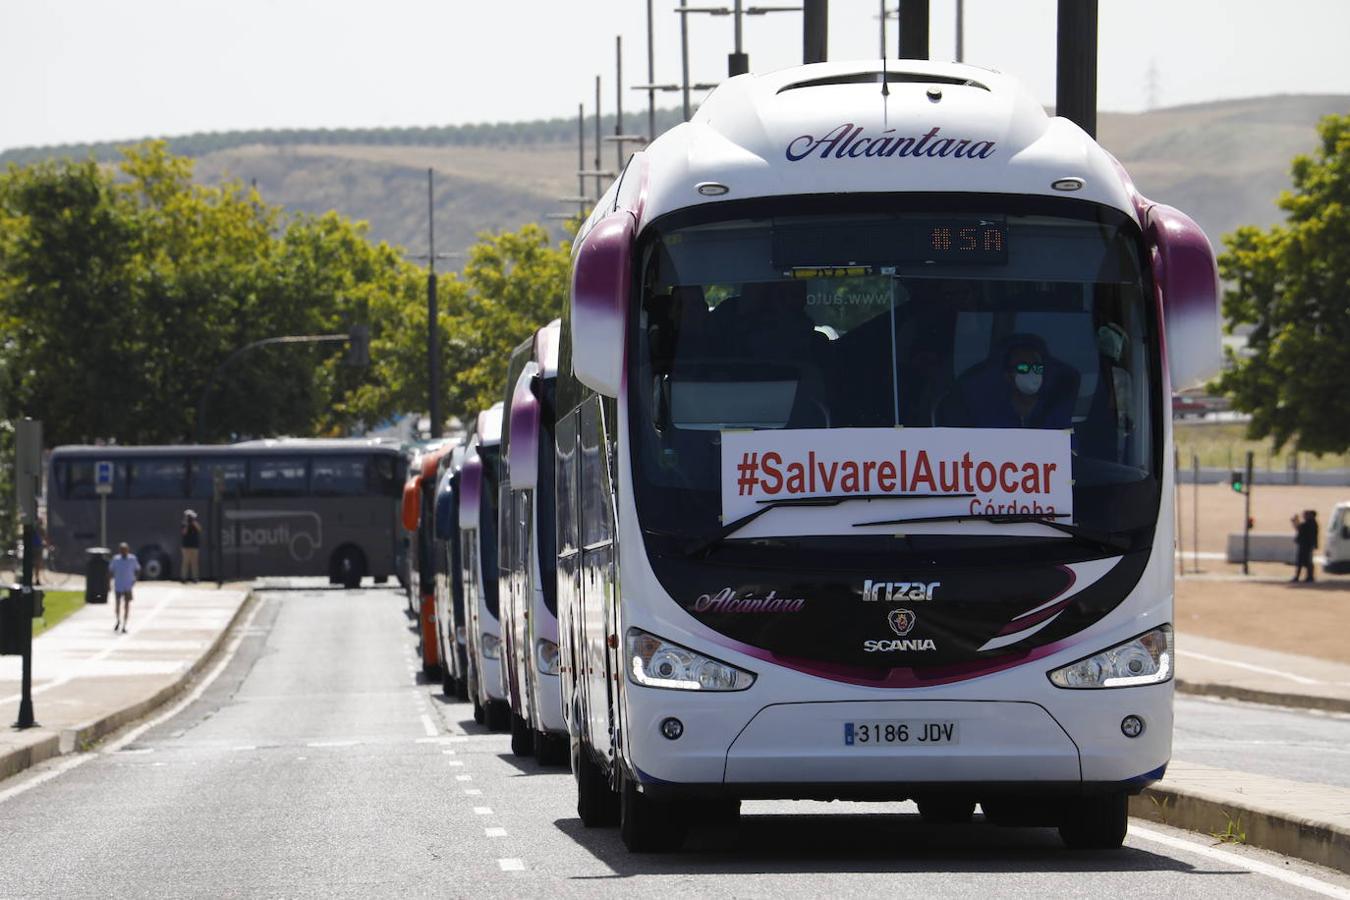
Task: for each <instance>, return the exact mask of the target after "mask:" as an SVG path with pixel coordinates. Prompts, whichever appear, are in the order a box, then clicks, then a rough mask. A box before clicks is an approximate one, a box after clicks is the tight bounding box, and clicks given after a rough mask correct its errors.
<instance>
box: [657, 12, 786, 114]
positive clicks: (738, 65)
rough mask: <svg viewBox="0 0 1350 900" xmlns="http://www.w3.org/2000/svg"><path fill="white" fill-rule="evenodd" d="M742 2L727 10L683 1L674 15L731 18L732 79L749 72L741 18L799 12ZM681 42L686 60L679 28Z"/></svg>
mask: <svg viewBox="0 0 1350 900" xmlns="http://www.w3.org/2000/svg"><path fill="white" fill-rule="evenodd" d="M741 3H742V0H735V5H734V6H732V7H730V8H728V7H725V6H685V5H684V2H683V0H681V2H680V8H679V9H677V10H675V12H676V14H677V15H679V16H680V18H682V19H687V18H688V17H689V14H690V13H706V14H708V15H710V16H731V17H732V19H733V20H734V41H733V43H732V47H733V50H732V53H731V54H730V55H729V56H728V57H727V75H728V76H730V77H732V78H734V77H736V76H737V75H744V74H745V73H746V72H749V71H750V56H749V55H748V54H747V53H745V52H744V50H743V48H742V39H741V18H742V17H743V16H763V15H767V14H769V13H776V12H801V11H802V8H801V7H800V6H746V7H742V6H741ZM680 33H681V40H682V42H683V44H684V47H685V51H684V52H685V58H686V59H687V58H688V52H689V51H688V43H689V42H688V37H687V35H686V33H685V31H684V28H683V26H681V32H680ZM688 80H689V74H688V72H687V71H686V73H685V81H686V82H688ZM688 106H689V102H688V100H687V99H686V100H685V109H686V114H685V118H686V119H688V118H689V116H688V113H687V110H688Z"/></svg>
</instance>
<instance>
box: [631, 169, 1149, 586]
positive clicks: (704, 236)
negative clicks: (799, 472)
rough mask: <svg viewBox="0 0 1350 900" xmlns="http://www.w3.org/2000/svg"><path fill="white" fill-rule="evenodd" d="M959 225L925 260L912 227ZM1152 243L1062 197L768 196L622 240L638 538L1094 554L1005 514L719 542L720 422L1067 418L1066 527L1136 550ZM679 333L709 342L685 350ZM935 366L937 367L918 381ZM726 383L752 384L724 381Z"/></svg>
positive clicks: (1145, 537)
mask: <svg viewBox="0 0 1350 900" xmlns="http://www.w3.org/2000/svg"><path fill="white" fill-rule="evenodd" d="M964 229H970V231H969V234H972V235H974V236H975V240H974V241H973V242H974V243H975V246H976V249H977V250H978V252H976V253H975V254H973V256H972V257H971V258H960V257H958V256H956V255H955V254H954V253H953V252H935V253H934V254H932V258H927V259H925V258H923V246H922V243H923V240H924V239H926V238H928V237H929V236H932V238H933V240H934V241H936V239H937V236H938V235H939V234H945V235H947V236H949V237H951V238H952V239H953V240H954V241H959V240H961V238H962V236H963V235H964V234H966V232H965V231H964ZM830 234H841V235H843V236H844V237H843V238H842V239H837V238H836V239H829V238H827V236H828V235H830ZM980 237H983V238H984V241H983V242H981V241H979V240H978V238H980ZM990 242H993V244H994V245H995V246H992V250H993V251H995V252H987V250H988V249H990ZM998 244H1002V246H997V245H998ZM890 246H894V247H895V248H896V249H895V252H894V255H893V257H892V258H891V259H890V260H889V261H888V259H887V256H886V254H887V252H888V250H887V249H886V248H887V247H890ZM813 247H824V248H825V249H823V250H819V251H818V252H812V248H813ZM943 249H944V250H947V251H950V245H948V246H947V247H945V248H943ZM1147 258H1148V257H1147V255H1146V252H1145V247H1144V242H1143V236H1142V233H1141V232H1140V229H1139V227H1138V224H1137V223H1136V222H1135V221H1134V220H1133V219H1132V218H1131V217H1129V216H1126V215H1125V214H1123V213H1120V212H1119V211H1116V210H1113V209H1109V208H1105V207H1102V206H1100V205H1097V204H1093V203H1088V202H1085V201H1079V200H1069V199H1059V198H1040V197H1024V196H1015V195H951V194H942V195H938V194H910V195H844V196H839V195H836V196H833V197H815V196H811V197H785V198H764V199H756V200H745V201H735V202H726V203H719V204H711V205H708V206H704V207H695V208H693V209H687V210H681V211H678V212H675V213H671V214H668V215H666V216H663V217H661V218H660V219H658V220H656V221H654V222H652V223H651V224H650V225H648V226H647V227H646V228H645V229H644V231H643V234H642V236H641V237H640V239H639V242H638V247H637V249H636V255H635V264H634V285H633V298H634V299H633V302H632V307H631V312H630V315H629V342H630V347H631V348H633V349H632V350H630V352H629V354H628V362H627V365H628V367H629V369H628V378H629V384H630V389H629V391H628V401H627V402H628V405H629V420H630V421H629V431H630V437H631V447H632V460H633V472H634V491H635V499H636V501H637V509H638V516H639V523H640V524H641V526H642V528H643V531H644V534H645V535H646V539H647V544H648V549H649V551H651V552H652V553H653V555H655V556H679V555H681V554H683V553H685V552H686V551H687V549H688V547H690V546H691V545H694V546H699V547H701V548H708V547H710V546H712V545H713V544H716V545H717V547H718V553H719V554H724V555H725V556H724V558H725V559H727V560H736V561H738V562H749V561H755V562H758V563H764V564H770V563H772V562H774V561H776V560H783V561H787V560H790V559H791V558H792V557H791V554H793V553H794V552H798V551H800V550H802V549H803V548H811V549H820V550H828V551H829V552H830V553H831V554H834V555H836V556H838V557H839V562H840V564H842V565H850V564H853V565H856V564H861V563H863V562H866V561H869V560H874V559H875V557H876V555H877V554H884V555H886V556H888V557H889V558H894V556H895V554H897V553H899V554H902V555H915V556H920V557H924V558H927V559H929V560H930V561H937V562H951V561H953V560H955V559H958V558H960V557H961V556H962V555H964V554H967V553H969V552H970V551H971V550H974V549H979V550H981V551H982V552H985V553H992V554H993V556H991V557H989V561H990V562H994V561H997V560H998V559H999V558H1000V557H1006V558H1009V559H1011V558H1020V557H1021V555H1022V554H1025V553H1027V552H1030V553H1031V554H1032V557H1033V558H1036V559H1040V560H1046V561H1050V560H1055V559H1068V558H1074V557H1081V556H1083V555H1085V554H1088V553H1090V551H1089V550H1088V549H1087V547H1086V546H1085V544H1084V543H1083V542H1074V541H1066V540H1064V539H1063V537H1064V535H1062V534H1060V535H1057V536H1056V537H1055V538H1049V539H1047V537H1028V536H1027V535H1026V534H1025V533H1022V532H1017V531H1016V530H1014V529H1008V531H1009V534H1006V535H1000V534H997V533H990V532H991V530H992V531H995V532H996V531H997V530H998V529H988V528H986V529H983V533H981V534H979V535H975V534H963V533H961V532H960V531H959V530H955V531H953V530H952V529H948V532H949V533H943V534H909V535H906V536H905V540H904V541H897V540H895V536H894V535H884V536H883V535H864V534H858V533H851V534H846V533H841V532H839V531H827V532H825V533H822V534H818V535H813V536H796V537H785V538H773V539H767V538H765V539H755V538H748V539H743V540H737V539H735V536H734V535H730V536H727V535H722V536H720V537H719V536H718V534H719V529H720V527H721V526H722V525H723V524H724V523H723V522H722V521H720V513H721V509H720V503H719V500H720V496H721V494H720V491H721V486H720V484H719V482H718V475H717V472H718V467H717V459H718V452H719V449H718V444H719V443H720V435H721V432H722V430H723V429H752V430H759V429H764V428H777V429H796V428H845V427H853V428H857V427H863V428H895V427H898V426H899V427H905V428H915V427H919V428H922V427H929V426H949V427H982V428H1008V427H1021V428H1044V429H1060V430H1069V433H1070V434H1071V435H1072V442H1073V450H1072V452H1073V469H1074V471H1073V477H1074V488H1073V496H1074V506H1075V519H1076V522H1077V523H1081V524H1082V525H1084V526H1086V527H1088V528H1090V529H1092V530H1094V531H1096V532H1098V533H1101V534H1109V535H1113V536H1115V537H1116V539H1118V540H1119V541H1120V542H1121V545H1122V546H1123V547H1126V548H1140V547H1143V546H1147V545H1148V544H1150V543H1151V540H1152V536H1153V532H1154V529H1155V527H1156V524H1157V513H1158V509H1159V500H1160V485H1161V474H1162V445H1163V435H1164V430H1163V422H1162V418H1161V415H1162V411H1163V409H1165V407H1166V404H1165V403H1164V402H1163V399H1164V397H1163V394H1162V385H1163V379H1162V371H1161V363H1160V358H1159V353H1160V349H1161V339H1160V336H1159V322H1158V311H1157V306H1156V302H1155V299H1154V297H1155V295H1154V290H1153V285H1152V281H1151V274H1150V272H1149V270H1148V267H1147V264H1146V260H1147ZM723 304H726V305H725V306H724V305H723ZM700 307H701V308H700ZM719 307H721V309H720V310H719ZM733 308H734V309H735V312H734V313H733V312H732V310H733ZM780 312H781V315H780ZM733 320H734V321H733ZM785 321H790V322H791V323H792V324H793V325H794V326H795V328H794V329H793V330H789V329H787V328H786V327H780V326H783V323H784V322H785ZM761 323H763V325H764V326H766V327H760V326H761ZM685 333H687V334H690V335H704V336H705V337H704V338H700V339H695V340H693V341H686V342H685V343H683V344H681V340H682V338H681V335H682V334H685ZM699 340H702V343H700V342H699ZM689 347H693V348H694V349H685V348H689ZM709 348H711V349H709ZM831 351H833V353H834V355H833V356H831V355H830V354H831ZM1019 369H1020V370H1025V371H1022V372H1018V370H1019ZM934 370H936V371H940V372H943V373H944V374H945V381H943V380H940V379H937V378H927V379H926V378H925V377H924V375H925V372H926V371H929V372H931V371H934ZM1028 375H1029V376H1031V378H1030V379H1027V378H1026V377H1025V376H1028ZM1027 380H1030V381H1032V382H1039V384H1038V385H1037V386H1038V387H1039V388H1040V393H1039V395H1037V399H1036V400H1035V401H1034V402H1031V401H1023V400H1022V398H1019V397H1018V396H1017V391H1018V390H1019V388H1017V387H1016V385H1018V384H1021V383H1023V382H1025V381H1027ZM736 384H745V385H746V386H747V388H748V389H747V390H745V391H740V392H731V391H729V390H728V388H729V387H730V386H731V385H736ZM868 385H877V386H878V387H877V388H874V389H868ZM682 394H683V395H684V396H681V395H682ZM732 394H743V395H744V396H740V397H737V396H730V395H732ZM888 510H894V513H895V517H896V518H901V517H903V516H904V515H905V513H904V511H903V510H902V509H900V508H898V507H888ZM791 514H792V515H800V516H811V515H812V514H813V511H812V510H810V509H800V510H793V511H792V512H791ZM871 518H873V519H876V518H879V517H878V516H875V515H872V516H871ZM916 530H921V529H916ZM722 537H730V538H731V539H730V540H722Z"/></svg>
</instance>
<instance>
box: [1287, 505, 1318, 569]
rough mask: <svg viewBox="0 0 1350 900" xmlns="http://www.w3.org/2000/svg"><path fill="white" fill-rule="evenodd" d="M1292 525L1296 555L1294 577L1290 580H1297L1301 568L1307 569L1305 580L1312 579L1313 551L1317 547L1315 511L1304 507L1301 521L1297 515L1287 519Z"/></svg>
mask: <svg viewBox="0 0 1350 900" xmlns="http://www.w3.org/2000/svg"><path fill="white" fill-rule="evenodd" d="M1289 522H1290V524H1291V525H1293V526H1294V543H1295V544H1297V545H1298V556H1297V558H1296V561H1295V563H1294V577H1293V578H1291V579H1289V580H1290V582H1291V583H1292V582H1296V581H1298V573H1299V572H1301V571H1302V570H1303V569H1305V568H1306V569H1307V570H1308V577H1307V578H1306V579H1304V580H1305V581H1312V580H1313V551H1314V550H1316V549H1317V512H1316V511H1315V510H1311V509H1306V510H1304V511H1303V521H1302V522H1300V521H1299V519H1298V516H1294V517H1293V518H1292V519H1290V520H1289Z"/></svg>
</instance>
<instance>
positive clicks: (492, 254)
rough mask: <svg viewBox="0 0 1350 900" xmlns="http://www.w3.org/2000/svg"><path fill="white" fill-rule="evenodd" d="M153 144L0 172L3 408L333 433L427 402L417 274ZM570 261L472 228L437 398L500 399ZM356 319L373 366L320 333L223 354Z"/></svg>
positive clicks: (444, 306)
mask: <svg viewBox="0 0 1350 900" xmlns="http://www.w3.org/2000/svg"><path fill="white" fill-rule="evenodd" d="M191 179H192V164H191V162H190V161H189V160H186V159H183V158H179V157H175V156H173V155H171V154H169V153H168V152H167V150H166V148H165V146H164V144H163V143H158V142H152V143H147V144H142V145H139V146H137V147H133V148H131V149H129V150H126V151H124V156H123V160H122V162H121V164H120V165H119V166H118V167H117V169H116V171H112V170H109V169H106V168H103V167H100V166H99V165H98V164H97V163H96V162H95V161H93V160H88V161H84V162H71V161H68V160H67V161H62V162H43V163H37V164H34V165H32V166H28V167H25V168H19V167H17V166H12V165H11V166H10V167H9V169H8V170H7V171H6V172H4V173H0V391H2V392H0V403H2V404H3V406H0V418H14V417H16V416H19V415H31V416H33V417H34V418H40V419H42V420H44V423H45V431H46V437H47V440H48V441H49V443H51V444H61V443H75V442H88V441H92V440H95V439H99V438H107V439H115V440H116V441H118V442H120V443H125V444H144V443H178V442H182V441H185V440H190V439H192V438H193V437H194V435H195V433H196V429H197V416H198V400H199V396H200V395H201V392H202V390H203V387H204V386H205V385H207V383H208V381H210V382H211V383H212V384H213V385H214V386H213V387H212V388H211V390H210V394H209V398H208V402H207V404H206V410H207V414H206V417H205V422H206V429H205V437H206V439H207V440H221V439H229V438H231V437H233V436H240V435H279V434H293V435H314V434H341V433H344V432H345V431H346V430H347V429H348V428H349V427H351V426H352V425H353V424H355V423H358V422H364V423H367V424H373V423H376V422H380V421H383V420H386V419H388V418H390V417H392V416H397V415H401V414H404V413H412V412H420V411H422V410H424V409H425V408H426V405H427V403H426V398H427V365H426V324H427V318H426V317H427V303H426V289H427V282H426V272H425V270H423V269H420V268H418V267H417V266H414V265H413V264H411V263H409V262H407V261H406V260H404V258H403V257H402V255H401V253H400V251H398V250H396V249H395V248H392V247H389V246H388V245H386V244H378V245H377V244H372V243H371V242H370V241H368V240H367V239H366V236H365V231H364V226H363V225H361V224H359V223H352V222H350V221H348V220H346V219H344V218H342V217H341V216H339V215H337V214H336V213H332V212H330V213H326V214H324V215H321V216H303V215H302V216H295V217H291V218H286V217H283V215H282V211H281V210H280V209H279V208H277V207H274V206H269V205H267V204H265V203H264V202H263V201H262V199H261V198H260V197H259V196H258V194H257V193H256V191H251V190H246V189H245V188H244V187H242V186H241V185H239V184H227V185H225V186H222V187H219V188H208V187H203V186H200V185H196V184H193V183H192V180H191ZM567 267H568V254H567V252H566V250H565V248H564V247H562V246H551V245H550V243H549V239H548V234H547V232H546V231H545V230H544V229H542V228H540V227H539V226H535V225H529V226H526V227H525V228H523V229H521V230H520V231H519V232H508V233H502V234H496V235H485V236H484V237H483V239H482V241H481V243H479V244H478V245H477V246H475V247H474V248H472V250H471V253H470V258H469V260H468V264H467V266H466V267H465V271H464V275H463V277H462V278H461V277H458V276H454V275H451V276H449V277H442V278H441V280H440V281H439V282H438V288H439V291H438V295H439V299H440V309H441V313H440V317H439V318H440V322H439V324H440V336H441V358H442V360H443V369H442V370H443V372H444V373H445V375H444V378H443V384H442V390H443V393H444V396H443V398H442V403H443V408H445V409H446V410H447V411H448V413H449V414H450V415H460V416H466V415H468V414H472V413H474V412H477V411H478V410H479V409H481V408H484V407H486V406H487V405H489V404H491V403H492V402H493V401H495V400H496V399H499V398H500V396H501V394H502V389H503V388H502V384H501V382H502V379H503V378H504V372H505V360H506V355H507V352H508V351H509V350H510V348H512V347H513V346H515V345H516V344H517V343H519V342H520V341H521V340H523V339H524V338H526V337H528V336H529V334H531V333H532V332H533V330H534V329H535V328H537V327H538V326H539V325H541V324H543V323H544V322H546V321H548V320H549V319H551V318H553V317H555V316H557V315H558V314H559V312H560V311H561V309H562V301H563V297H564V293H565V287H566V281H567ZM358 323H363V324H366V325H368V327H369V329H370V334H371V366H370V367H369V368H367V369H352V368H348V367H345V366H343V365H342V356H343V354H342V352H341V350H340V348H338V347H336V346H334V345H332V344H319V345H295V344H288V345H283V346H273V347H265V348H259V349H256V350H251V351H249V352H248V353H246V354H244V355H242V356H240V357H238V358H236V359H235V360H234V361H233V362H231V363H230V364H229V366H228V367H227V368H225V369H223V370H221V371H220V372H219V373H218V374H217V376H216V377H214V380H212V379H213V373H214V372H215V370H216V369H217V367H218V366H220V365H221V364H222V363H223V362H224V361H225V360H226V359H227V358H228V357H229V356H230V354H232V353H233V352H234V351H235V350H236V349H238V348H240V347H243V346H244V345H246V344H249V343H251V342H254V341H257V340H260V339H263V338H268V337H276V336H281V335H298V334H332V333H345V332H347V331H349V330H350V328H351V326H352V325H355V324H358Z"/></svg>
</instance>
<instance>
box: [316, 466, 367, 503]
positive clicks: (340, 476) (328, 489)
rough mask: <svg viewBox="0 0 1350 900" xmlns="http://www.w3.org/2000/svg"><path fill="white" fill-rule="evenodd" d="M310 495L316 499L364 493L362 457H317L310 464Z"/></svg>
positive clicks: (364, 468) (364, 470) (364, 476)
mask: <svg viewBox="0 0 1350 900" xmlns="http://www.w3.org/2000/svg"><path fill="white" fill-rule="evenodd" d="M310 469H311V473H310V493H312V494H314V495H315V496H316V497H354V496H357V495H360V494H364V493H365V492H366V459H365V457H363V456H319V457H315V458H314V459H313V460H312V461H311V462H310Z"/></svg>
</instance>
